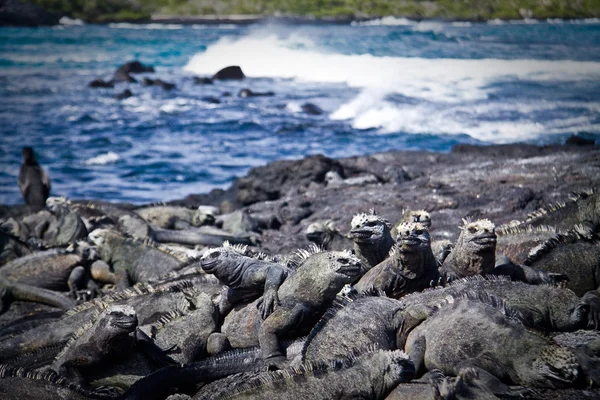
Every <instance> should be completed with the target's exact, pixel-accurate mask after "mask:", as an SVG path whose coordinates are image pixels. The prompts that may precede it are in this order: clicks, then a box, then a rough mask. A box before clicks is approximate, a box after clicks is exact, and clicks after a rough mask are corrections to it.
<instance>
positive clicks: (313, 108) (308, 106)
mask: <svg viewBox="0 0 600 400" xmlns="http://www.w3.org/2000/svg"><path fill="white" fill-rule="evenodd" d="M301 108H302V111H303V112H304V113H306V114H309V115H321V114H323V110H322V109H321V107H319V106H317V105H315V104H313V103H304V104H302V106H301Z"/></svg>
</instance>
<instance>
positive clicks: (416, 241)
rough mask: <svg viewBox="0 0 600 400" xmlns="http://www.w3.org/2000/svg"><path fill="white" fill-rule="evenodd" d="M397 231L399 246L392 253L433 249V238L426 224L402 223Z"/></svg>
mask: <svg viewBox="0 0 600 400" xmlns="http://www.w3.org/2000/svg"><path fill="white" fill-rule="evenodd" d="M397 229H398V235H397V236H396V243H397V244H396V246H394V247H393V249H392V251H397V250H400V251H402V252H408V251H413V252H414V251H419V250H421V249H424V248H427V247H431V237H430V236H429V232H428V231H427V228H426V226H425V225H424V224H422V223H420V222H402V223H401V224H399V225H398V227H397Z"/></svg>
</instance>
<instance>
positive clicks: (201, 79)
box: [194, 76, 214, 85]
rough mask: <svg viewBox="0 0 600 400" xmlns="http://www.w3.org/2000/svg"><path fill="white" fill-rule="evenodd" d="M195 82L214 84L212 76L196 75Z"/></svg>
mask: <svg viewBox="0 0 600 400" xmlns="http://www.w3.org/2000/svg"><path fill="white" fill-rule="evenodd" d="M194 83H195V84H196V85H212V84H213V83H214V82H213V80H212V79H210V78H206V77H203V78H201V77H199V76H195V77H194Z"/></svg>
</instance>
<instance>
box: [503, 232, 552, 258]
mask: <svg viewBox="0 0 600 400" xmlns="http://www.w3.org/2000/svg"><path fill="white" fill-rule="evenodd" d="M557 233H558V232H557V230H556V228H554V227H551V226H546V225H540V226H536V227H534V226H531V225H526V226H503V227H500V228H499V229H496V235H497V240H496V259H499V258H500V257H502V256H505V257H508V258H509V259H511V260H512V261H514V262H516V263H518V264H520V263H522V262H524V261H525V260H526V259H527V256H528V255H529V251H530V250H531V249H532V248H534V247H536V246H538V245H540V244H542V243H544V242H545V241H547V240H548V239H551V238H553V237H554V236H556V234H557Z"/></svg>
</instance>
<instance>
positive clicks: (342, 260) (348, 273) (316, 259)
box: [221, 251, 364, 363]
mask: <svg viewBox="0 0 600 400" xmlns="http://www.w3.org/2000/svg"><path fill="white" fill-rule="evenodd" d="M297 262H298V263H299V266H298V268H297V270H296V271H295V272H294V273H292V274H291V275H290V276H288V278H287V279H286V280H285V281H284V282H283V284H282V285H281V286H280V287H279V290H278V297H279V302H280V305H279V307H277V309H276V310H275V311H274V312H273V313H272V314H271V315H269V316H268V317H267V318H266V319H265V320H264V321H263V320H262V318H261V314H260V312H259V310H258V309H257V305H258V304H259V303H260V301H261V299H259V300H256V301H254V302H253V303H250V304H248V305H246V306H244V307H236V308H235V309H234V310H233V311H231V312H230V313H229V315H228V316H227V317H226V318H225V322H224V324H223V326H222V328H221V331H222V332H223V333H224V334H225V335H227V337H228V339H229V341H230V343H231V345H232V346H233V347H248V346H253V345H256V344H257V343H259V344H260V347H261V351H262V353H263V357H264V359H265V360H268V361H269V362H270V361H273V362H274V363H277V362H278V361H279V360H280V359H281V358H282V356H283V355H282V352H281V349H280V344H279V341H280V340H281V339H283V338H284V337H291V336H293V335H296V336H300V335H302V334H303V332H306V331H307V330H309V329H310V328H311V327H312V326H313V324H314V323H316V322H317V321H318V319H319V318H320V317H321V315H322V314H323V313H324V312H325V311H326V310H327V308H328V307H329V306H330V305H331V304H332V302H333V300H334V299H335V297H336V295H337V293H338V292H339V291H340V290H341V289H342V288H343V287H344V285H346V284H348V283H353V282H354V281H356V280H357V279H358V278H359V277H360V275H361V273H362V271H363V268H364V267H363V266H362V263H361V262H360V260H359V259H358V258H357V257H355V256H353V255H352V254H350V253H349V252H317V253H310V252H307V251H305V252H302V253H301V258H300V259H299V260H298V261H297Z"/></svg>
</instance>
